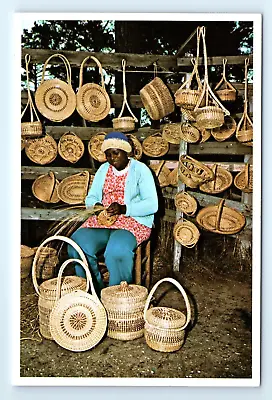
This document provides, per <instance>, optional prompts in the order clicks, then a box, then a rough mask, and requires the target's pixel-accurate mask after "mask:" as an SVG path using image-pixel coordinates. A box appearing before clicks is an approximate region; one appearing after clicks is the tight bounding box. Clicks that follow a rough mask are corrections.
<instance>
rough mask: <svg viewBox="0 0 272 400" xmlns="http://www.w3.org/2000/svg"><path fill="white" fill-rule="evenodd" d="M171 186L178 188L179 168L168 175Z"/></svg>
mask: <svg viewBox="0 0 272 400" xmlns="http://www.w3.org/2000/svg"><path fill="white" fill-rule="evenodd" d="M167 179H168V182H169V185H171V186H174V187H177V186H178V167H176V168H174V169H172V171H171V172H170V174H169V175H168V178H167Z"/></svg>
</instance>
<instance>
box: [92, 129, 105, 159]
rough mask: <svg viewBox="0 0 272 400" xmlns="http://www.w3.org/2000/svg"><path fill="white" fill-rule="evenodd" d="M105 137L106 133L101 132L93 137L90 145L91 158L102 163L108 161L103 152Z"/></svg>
mask: <svg viewBox="0 0 272 400" xmlns="http://www.w3.org/2000/svg"><path fill="white" fill-rule="evenodd" d="M105 136H106V133H105V132H99V133H97V134H95V135H93V136H92V137H91V139H90V140H89V143H88V152H89V154H90V156H91V157H92V158H94V159H95V160H97V161H99V162H101V163H103V162H105V161H106V156H105V153H104V151H102V150H101V146H102V143H103V141H104V139H105Z"/></svg>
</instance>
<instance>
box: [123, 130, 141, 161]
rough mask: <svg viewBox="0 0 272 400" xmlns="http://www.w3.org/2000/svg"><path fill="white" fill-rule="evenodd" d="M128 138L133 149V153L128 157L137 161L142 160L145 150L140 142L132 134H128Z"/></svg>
mask: <svg viewBox="0 0 272 400" xmlns="http://www.w3.org/2000/svg"><path fill="white" fill-rule="evenodd" d="M126 136H127V138H128V141H129V143H130V145H131V148H132V151H131V153H129V154H128V156H129V157H132V158H135V160H140V159H141V158H142V155H143V149H142V145H141V142H140V140H139V139H138V138H137V137H136V136H135V135H132V134H131V133H127V134H126Z"/></svg>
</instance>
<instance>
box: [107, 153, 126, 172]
mask: <svg viewBox="0 0 272 400" xmlns="http://www.w3.org/2000/svg"><path fill="white" fill-rule="evenodd" d="M105 154H106V158H107V161H108V163H109V164H110V165H113V166H114V167H115V168H116V169H117V170H118V171H121V170H122V169H124V168H126V166H127V165H128V162H129V159H128V155H127V153H126V152H125V151H124V150H120V149H108V150H106V151H105Z"/></svg>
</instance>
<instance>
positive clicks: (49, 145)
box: [25, 134, 58, 165]
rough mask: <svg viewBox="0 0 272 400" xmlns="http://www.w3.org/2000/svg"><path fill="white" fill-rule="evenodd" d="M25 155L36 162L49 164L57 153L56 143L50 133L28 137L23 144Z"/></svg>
mask: <svg viewBox="0 0 272 400" xmlns="http://www.w3.org/2000/svg"><path fill="white" fill-rule="evenodd" d="M25 152H26V155H27V157H28V158H29V159H30V160H31V161H33V162H34V163H36V164H41V165H45V164H50V163H51V162H52V161H54V160H55V158H56V157H57V155H58V145H57V142H56V141H55V139H53V138H52V136H50V135H47V134H46V135H45V136H44V137H42V138H38V139H30V140H28V141H27V143H26V146H25Z"/></svg>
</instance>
